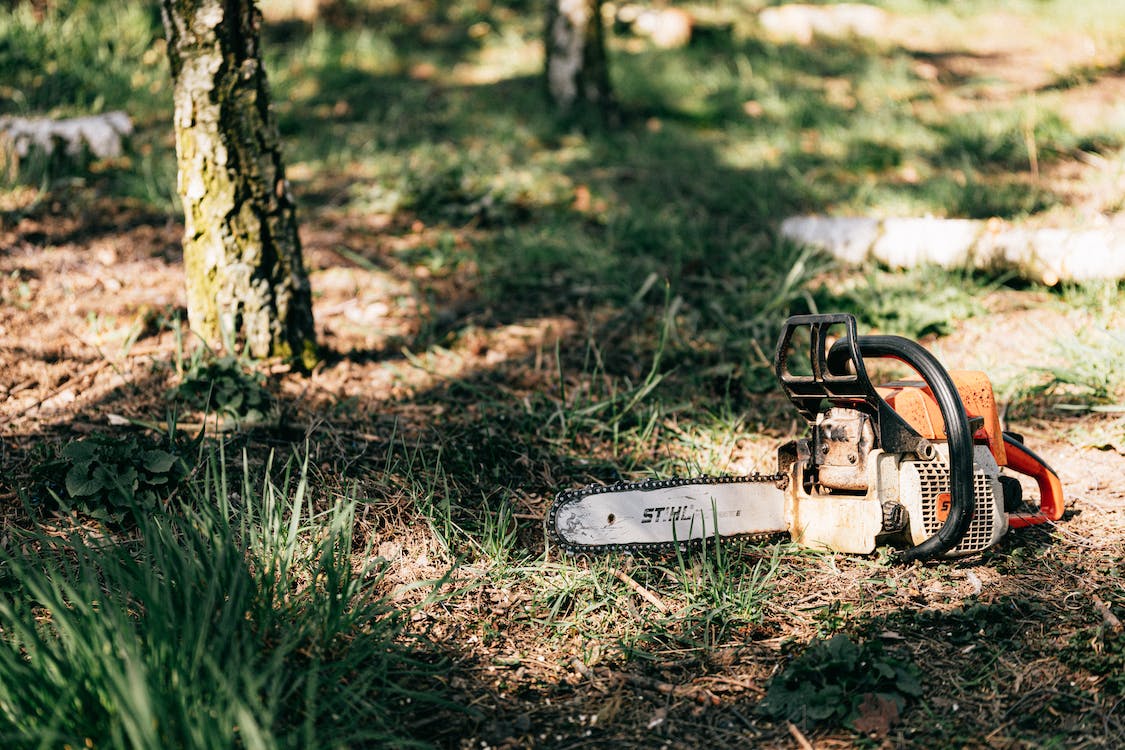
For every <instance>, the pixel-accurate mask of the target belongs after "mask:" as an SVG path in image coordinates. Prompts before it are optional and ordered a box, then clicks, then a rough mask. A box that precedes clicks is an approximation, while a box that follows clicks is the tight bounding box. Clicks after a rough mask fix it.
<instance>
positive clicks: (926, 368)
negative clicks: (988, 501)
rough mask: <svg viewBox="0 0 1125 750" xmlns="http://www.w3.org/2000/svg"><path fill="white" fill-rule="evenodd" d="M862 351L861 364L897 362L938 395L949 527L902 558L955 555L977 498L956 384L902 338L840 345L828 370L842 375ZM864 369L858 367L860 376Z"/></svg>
mask: <svg viewBox="0 0 1125 750" xmlns="http://www.w3.org/2000/svg"><path fill="white" fill-rule="evenodd" d="M856 349H858V351H859V354H860V356H861V357H863V358H865V359H866V358H868V357H872V358H890V359H897V360H899V361H901V362H902V363H904V364H906V365H908V366H909V367H911V368H912V369H913V370H914V371H915V372H917V373H918V374H919V375H921V376H922V380H924V381H925V382H926V385H928V386H929V387H930V392H931V393H933V394H934V400H935V401H937V405H938V408H939V409H940V410H941V417H942V420H943V421H944V422H945V434H946V438H947V440H948V444H949V494H950V508H949V515H948V516H947V517H946V519H945V523H944V524H942V527H941V528H940V529H938V531H937V533H936V534H934V535H933V536H931V537H930V538H929V539H927V540H926V541H924V542H922V543H921V544H918V545H917V546H914V547H911V548H910V549H908V550H906V551H904V552H902V553H901V554H900V555H899V560H901V561H902V562H912V561H914V560H928V559H929V558H932V557H938V556H939V555H943V554H945V553H946V552H948V551H949V550H951V549H953V548H954V547H956V546H957V545H958V543H960V541H961V540H962V539H963V538H964V536H965V533H966V532H967V531H968V530H969V523H970V522H971V521H972V517H973V509H974V506H975V503H976V499H975V496H974V493H973V432H972V430H971V429H970V428H969V420H968V417H967V416H966V414H965V406H964V404H963V403H962V402H961V394H960V393H958V391H957V386H956V385H954V383H953V379H952V378H951V377H950V376H949V373H948V372H946V370H945V368H944V367H942V365H941V363H940V362H938V360H937V358H936V357H934V355H932V354H930V353H929V352H928V351H927V350H926V349H925V348H923V347H922V346H921V345H920V344H918V343H916V342H914V341H911V340H910V339H906V338H903V337H901V336H870V335H869V336H858V337H856V340H855V344H852V343H851V342H850V341H847V340H840V341H837V342H836V343H835V344H833V345H832V348H831V350H830V351H829V353H828V368H829V370H832V371H834V372H837V373H839V372H843V371H844V365H845V364H846V363H847V362H849V361H852V359H853V356H852V352H853V351H855V350H856ZM859 366H860V363H856V364H855V367H856V369H857V371H858V370H859Z"/></svg>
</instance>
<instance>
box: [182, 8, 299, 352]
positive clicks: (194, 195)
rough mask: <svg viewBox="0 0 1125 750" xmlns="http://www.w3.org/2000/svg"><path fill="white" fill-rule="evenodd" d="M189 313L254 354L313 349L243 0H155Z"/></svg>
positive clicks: (255, 39) (285, 188)
mask: <svg viewBox="0 0 1125 750" xmlns="http://www.w3.org/2000/svg"><path fill="white" fill-rule="evenodd" d="M161 10H162V12H163V19H164V29H165V34H166V36H167V41H168V59H169V62H170V64H171V70H172V83H173V96H174V101H175V129H176V153H177V157H178V160H179V193H180V197H181V199H182V200H183V204H184V225H185V227H184V229H185V231H184V272H185V276H186V281H187V304H188V320H189V323H190V324H191V327H192V328H193V330H195V331H196V332H197V333H199V334H200V335H201V336H202V337H204V339H205V340H207V341H208V342H210V343H212V344H215V345H221V346H226V347H228V348H233V349H235V350H236V351H240V352H243V353H246V354H249V355H250V356H252V357H255V358H264V357H270V356H280V357H283V358H286V359H290V360H297V361H300V362H303V363H304V364H306V365H309V364H311V363H312V362H313V361H315V356H316V339H315V331H314V327H313V316H312V295H311V292H310V289H309V282H308V276H307V274H306V272H305V267H304V262H303V260H302V254H301V243H300V239H299V238H298V236H297V217H296V209H295V205H294V201H293V197H292V194H291V193H290V189H289V183H288V181H287V180H286V179H285V169H284V166H283V164H282V159H281V149H280V137H279V134H278V128H277V122H276V120H275V119H274V116H273V114H272V112H271V110H270V98H269V90H268V87H267V82H266V73H265V70H264V69H263V67H262V60H261V53H260V50H259V39H260V29H261V19H262V17H261V13H260V12H259V10H258V8H257V7H256V6H255V4H254V3H253V2H252V0H162V2H161Z"/></svg>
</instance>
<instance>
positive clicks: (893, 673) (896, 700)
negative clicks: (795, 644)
mask: <svg viewBox="0 0 1125 750" xmlns="http://www.w3.org/2000/svg"><path fill="white" fill-rule="evenodd" d="M920 674H921V673H920V671H919V669H918V667H916V666H915V665H914V664H913V663H912V662H909V661H903V660H902V659H898V658H896V657H894V656H892V655H890V654H888V653H886V652H884V650H883V647H882V645H881V644H880V643H879V642H878V641H865V642H863V643H856V642H854V641H853V640H852V639H851V638H849V637H848V636H847V635H844V634H843V633H838V634H836V635H834V636H832V637H831V638H829V639H828V640H816V641H813V642H812V644H811V645H810V646H809V647H808V648H807V649H806V650H805V651H804V652H803V653H802V654H801V655H800V656H798V657H797V658H795V659H794V660H793V661H792V662H790V663H789V665H788V666H787V667H786V668H785V669H784V670H783V671H782V672H780V673H779V674H778V675H776V676H775V677H774V678H773V679H772V680H771V681H770V684H769V687H768V688H767V691H766V697H765V698H764V699H763V700H762V702H761V703H760V704H759V710H760V711H762V712H763V713H765V714H766V715H768V716H770V717H772V718H775V719H786V720H788V721H792V722H794V723H801V724H806V725H811V724H822V725H827V726H839V725H852V726H854V723H855V722H856V720H857V719H858V718H859V717H860V715H861V712H863V711H864V710H865V707H866V706H868V705H872V704H876V705H878V704H883V705H891V704H893V705H894V707H895V709H896V710H901V709H902V707H903V706H905V705H906V701H907V700H908V699H910V698H915V697H918V696H920V695H921V694H922V686H921V683H920V682H919V677H920Z"/></svg>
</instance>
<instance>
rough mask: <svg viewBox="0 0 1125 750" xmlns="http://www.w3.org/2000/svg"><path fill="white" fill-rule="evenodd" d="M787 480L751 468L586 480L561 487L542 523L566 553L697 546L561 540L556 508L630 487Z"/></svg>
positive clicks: (745, 536)
mask: <svg viewBox="0 0 1125 750" xmlns="http://www.w3.org/2000/svg"><path fill="white" fill-rule="evenodd" d="M788 483H789V476H788V475H787V474H782V473H777V474H760V473H758V472H755V473H753V474H748V475H743V476H727V475H724V476H702V477H673V478H670V479H646V480H642V481H639V482H615V483H614V484H588V485H586V486H585V487H578V488H575V489H570V490H564V491H562V492H560V493H559V494H558V495H557V496H556V497H555V500H554V502H553V503H551V508H550V510H549V511H548V512H547V518H546V527H547V535H548V537H549V538H550V539H551V540H552V541H554V543H555V544H556V545H557V546H558V547H559V549H561V550H563V551H564V552H566V553H569V554H574V555H581V554H587V553H599V554H601V553H605V552H625V553H649V552H671V551H675V550H677V549H681V550H682V549H687V548H690V547H693V546H699V545H700V544H702V543H703V541H704V539H698V538H697V539H691V540H683V541H661V542H631V543H628V544H613V543H605V544H576V543H573V542H568V541H567V540H565V539H564V538H563V537H562V535H561V533H560V530H559V525H558V514H559V511H560V510H562V509H564V508H565V507H566V506H568V505H572V504H574V503H578V502H581V501H582V500H584V499H585V498H587V497H590V496H593V495H599V494H606V493H621V492H630V491H640V492H647V491H652V490H663V489H670V488H678V487H689V488H690V487H693V486H698V487H705V486H714V485H730V484H772V485H774V486H775V487H777V488H778V489H781V490H784V489H785V487H786V486H787V485H788ZM781 533H785V532H784V531H781V530H779V531H769V532H764V533H745V534H734V535H723V538H724V539H727V538H742V539H769V538H773V537H775V536H777V535H778V534H781Z"/></svg>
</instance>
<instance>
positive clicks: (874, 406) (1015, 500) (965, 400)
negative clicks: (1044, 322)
mask: <svg viewBox="0 0 1125 750" xmlns="http://www.w3.org/2000/svg"><path fill="white" fill-rule="evenodd" d="M806 344H807V351H805V349H806ZM878 358H890V359H895V360H898V361H900V362H902V363H903V364H905V365H907V366H908V367H910V368H911V369H912V370H914V371H915V373H917V375H918V376H919V377H920V380H903V381H898V382H892V383H887V384H886V385H882V386H878V387H876V386H874V385H872V383H871V380H870V379H869V377H868V374H867V367H866V364H865V363H866V361H867V360H871V359H878ZM774 369H775V372H776V374H777V378H778V382H779V383H780V385H781V388H782V390H783V391H784V392H785V395H786V396H787V397H788V398H789V400H790V402H792V404H793V406H794V407H795V408H796V410H797V412H798V413H799V414H800V415H801V416H802V417H803V418H804V419H805V421H806V423H807V425H808V432H807V436H806V437H803V438H801V439H798V440H794V441H790V442H788V443H786V444H784V445H782V446H781V447H780V448H779V449H778V453H777V471H776V472H774V473H770V474H759V473H754V474H750V475H746V476H713V477H692V478H672V479H662V480H646V481H640V482H619V483H616V484H608V485H604V484H592V485H588V486H586V487H581V488H577V489H571V490H566V491H563V492H561V493H559V495H558V496H557V497H556V498H555V501H554V503H553V504H552V506H551V508H550V510H549V512H548V515H547V519H546V521H547V530H548V534H549V536H550V538H552V539H553V540H554V541H555V542H556V543H557V544H558V545H559V546H560V547H561V548H562V549H564V550H565V551H567V552H571V553H597V552H610V551H624V552H641V551H650V550H651V551H661V550H674V549H677V548H679V547H682V546H685V545H689V544H693V543H694V544H698V543H700V542H701V541H702V540H705V539H709V538H713V537H735V536H758V535H773V534H781V533H788V534H789V535H790V537H791V538H792V539H793V540H794V541H795V542H797V543H799V544H802V545H805V546H809V547H815V548H820V549H827V550H834V551H837V552H844V553H852V554H869V553H871V552H874V551H875V549H876V547H877V546H879V545H890V546H892V547H894V548H896V549H897V550H898V551H897V552H896V553H895V555H896V557H897V558H898V559H900V560H901V561H903V562H909V561H912V560H927V559H932V558H938V557H940V558H955V557H961V556H965V555H970V554H973V553H977V552H980V551H982V550H985V549H988V548H989V547H991V546H993V545H994V544H996V543H997V542H998V541H999V540H1000V538H1001V537H1003V536H1004V535H1005V534H1006V533H1007V532H1008V530H1009V529H1013V528H1020V527H1026V526H1033V525H1037V524H1043V523H1046V522H1048V521H1057V520H1058V519H1059V518H1061V517H1062V513H1063V492H1062V485H1061V483H1060V482H1059V478H1058V475H1057V474H1056V473H1055V472H1054V471H1053V470H1052V469H1051V468H1050V467H1049V466H1048V465H1047V463H1046V462H1045V461H1043V459H1041V458H1040V457H1038V456H1037V455H1036V454H1035V453H1034V452H1032V451H1031V450H1030V449H1029V448H1028V447H1027V446H1026V445H1025V444H1024V440H1023V438H1022V437H1021V436H1019V435H1017V434H1015V433H1013V432H1008V431H1005V430H1003V429H1002V428H1001V424H1000V416H999V413H998V411H997V407H996V399H995V396H994V394H993V390H992V384H991V382H990V381H989V379H988V377H987V376H986V375H985V374H984V373H982V372H974V371H954V372H947V371H946V369H945V368H944V367H943V366H942V365H941V363H940V362H938V360H937V359H936V358H935V357H934V356H933V355H932V354H930V352H928V351H927V350H926V349H925V348H923V347H922V346H921V345H919V344H918V343H916V342H914V341H911V340H909V339H906V338H903V337H901V336H885V335H864V336H860V335H858V334H857V331H856V322H855V318H854V317H853V316H851V315H848V314H831V315H797V316H793V317H791V318H789V319H788V320H787V321H786V323H785V327H784V328H783V330H782V332H781V336H780V337H779V339H778V344H777V350H776V354H775V356H774ZM1019 474H1022V475H1024V476H1025V477H1028V478H1029V480H1028V485H1029V486H1030V484H1031V480H1034V484H1035V486H1036V487H1037V490H1038V495H1039V502H1038V509H1035V508H1033V507H1032V506H1030V505H1028V504H1027V503H1026V502H1025V500H1024V497H1023V494H1024V490H1023V486H1024V485H1023V483H1021V482H1020V480H1019V478H1018V476H1014V475H1019Z"/></svg>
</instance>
